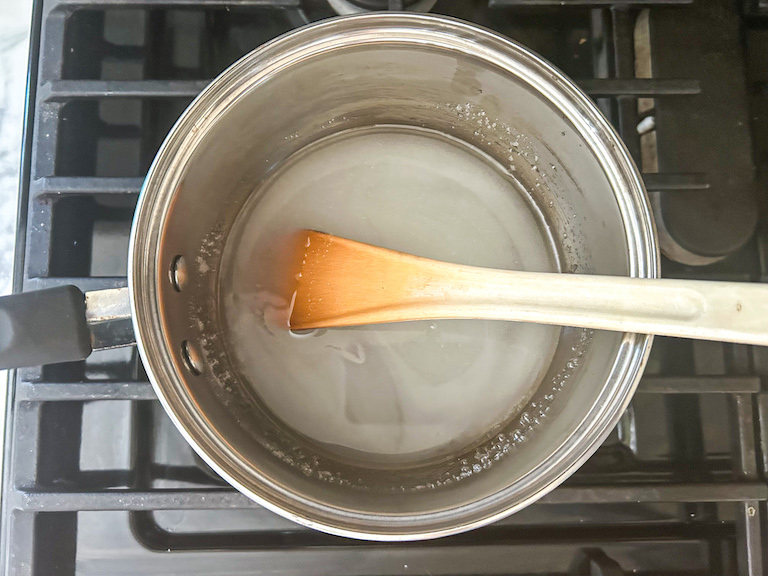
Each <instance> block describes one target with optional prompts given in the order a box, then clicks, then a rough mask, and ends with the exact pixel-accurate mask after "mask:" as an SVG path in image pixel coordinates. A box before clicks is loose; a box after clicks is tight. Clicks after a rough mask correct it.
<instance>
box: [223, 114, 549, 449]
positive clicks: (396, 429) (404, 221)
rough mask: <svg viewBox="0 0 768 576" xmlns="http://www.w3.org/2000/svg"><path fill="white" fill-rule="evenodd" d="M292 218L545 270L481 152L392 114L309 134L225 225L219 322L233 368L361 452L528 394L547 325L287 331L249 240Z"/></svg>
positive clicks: (415, 442)
mask: <svg viewBox="0 0 768 576" xmlns="http://www.w3.org/2000/svg"><path fill="white" fill-rule="evenodd" d="M298 228H311V229H316V230H322V231H323V232H328V233H331V234H335V235H338V236H344V237H348V238H352V239H355V240H358V241H362V242H367V243H370V244H375V245H379V246H385V247H387V248H391V249H395V250H400V251H403V252H409V253H412V254H417V255H420V256H425V257H429V258H435V259H439V260H445V261H449V262H456V263H461V264H471V265H476V266H487V267H495V268H508V269H517V270H531V271H554V270H556V268H557V264H556V259H555V256H554V254H553V252H552V250H551V248H550V242H549V239H548V233H547V231H546V227H545V226H544V224H543V221H542V219H541V217H540V214H539V212H538V211H537V209H536V208H535V206H534V205H533V203H532V201H531V199H530V198H529V197H528V195H527V194H526V193H525V191H524V190H522V188H521V187H520V186H519V185H518V184H517V183H516V181H514V180H513V179H512V178H511V177H510V175H509V174H507V173H505V172H504V170H503V169H502V168H501V166H499V165H498V164H496V163H495V162H493V161H492V160H491V159H490V158H487V157H486V156H484V155H482V154H480V153H479V152H477V151H475V150H474V149H472V148H469V147H467V146H466V145H465V144H463V143H460V142H458V141H455V140H453V139H450V138H448V137H446V136H444V135H441V134H438V133H435V132H431V131H427V130H423V129H416V128H410V127H394V126H381V127H375V128H367V129H358V130H352V131H348V132H344V133H341V134H337V135H334V136H332V137H330V138H326V139H324V140H322V141H320V142H318V143H315V144H313V145H311V146H309V147H307V148H305V149H304V150H302V151H301V152H300V153H298V154H297V155H295V156H294V157H293V158H291V159H289V160H288V161H287V162H286V163H285V165H283V166H282V167H281V168H280V169H279V170H278V171H277V173H276V174H275V175H274V176H273V177H272V178H271V179H270V180H269V181H268V182H266V183H265V184H264V185H263V186H262V187H260V189H259V190H257V191H256V192H255V193H254V195H253V197H252V198H250V199H249V200H248V202H247V203H246V205H245V206H244V208H243V209H242V211H241V213H240V215H239V216H238V219H237V221H236V223H235V225H234V227H233V230H232V232H231V233H230V235H229V239H228V242H227V246H226V249H225V253H224V261H223V266H222V275H221V298H222V305H223V310H224V322H225V332H226V337H227V339H228V347H229V349H230V352H231V356H232V360H233V362H234V364H235V366H236V368H237V369H238V370H239V371H240V374H241V376H242V378H243V379H244V380H245V381H247V382H248V383H249V384H250V385H251V386H253V388H254V390H255V391H256V393H257V394H258V395H259V396H260V397H261V398H262V399H263V400H264V401H265V402H266V404H267V405H268V406H269V407H270V408H271V409H272V411H273V412H274V413H275V414H276V415H277V416H278V417H279V418H280V419H282V420H283V421H284V422H285V423H287V424H288V425H290V426H291V427H293V428H294V429H295V430H297V431H299V432H300V433H302V434H304V435H306V436H308V437H310V438H312V439H314V440H315V441H317V442H320V443H321V444H323V445H325V446H326V448H328V449H329V450H331V451H334V452H336V453H338V454H343V455H344V456H346V457H349V456H350V455H354V456H357V457H360V458H362V459H363V460H368V461H370V462H379V463H387V462H391V463H396V464H402V463H406V462H416V461H420V460H423V459H424V458H429V457H440V456H443V455H450V454H451V453H453V452H455V451H456V450H457V449H461V448H465V447H467V446H469V445H471V444H472V443H474V442H477V441H480V440H482V439H484V438H485V435H486V434H487V433H488V432H489V431H492V429H493V428H494V427H495V426H496V425H498V424H500V423H502V422H503V421H504V420H506V419H507V418H509V417H510V416H513V415H514V413H515V412H516V411H517V410H519V408H520V407H521V406H522V405H523V403H525V402H526V401H527V400H528V399H529V398H530V396H531V394H533V392H534V391H535V389H536V387H537V386H538V384H539V382H540V380H541V378H542V377H543V375H544V372H545V371H546V369H547V367H548V366H549V364H550V361H551V357H552V354H553V353H554V349H555V346H556V344H557V340H558V337H559V332H560V329H559V328H557V327H551V326H540V325H534V324H517V323H508V322H494V321H480V320H459V321H456V320H442V321H433V322H429V321H424V322H409V323H400V324H391V325H379V326H368V327H366V326H362V327H354V328H344V329H332V330H322V331H315V332H312V333H309V334H294V333H291V332H289V331H286V330H282V329H279V328H276V327H274V326H269V325H267V323H265V320H264V316H265V310H268V309H269V308H270V307H283V306H287V305H288V302H286V301H284V299H283V298H281V297H280V296H279V295H276V294H271V293H269V292H268V291H266V290H265V288H264V286H265V285H266V284H267V282H266V278H268V275H269V274H270V272H271V271H270V270H269V269H265V268H264V267H260V266H259V261H260V259H261V260H262V261H263V258H262V257H261V256H260V255H262V254H264V251H265V250H269V246H270V242H272V241H274V238H275V237H277V236H279V235H281V234H283V233H285V232H286V231H291V230H294V229H298ZM361 453H364V454H361Z"/></svg>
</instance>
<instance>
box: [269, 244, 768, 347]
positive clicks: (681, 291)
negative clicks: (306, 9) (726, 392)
mask: <svg viewBox="0 0 768 576" xmlns="http://www.w3.org/2000/svg"><path fill="white" fill-rule="evenodd" d="M290 242H291V243H292V245H291V246H290V247H289V248H290V250H288V251H287V253H288V254H291V255H292V256H291V258H290V259H289V260H290V262H289V264H288V266H287V268H286V269H285V272H286V273H287V276H286V278H288V279H289V281H287V282H284V283H283V285H284V286H286V289H287V295H288V296H289V299H290V301H291V304H292V305H291V307H290V310H289V311H288V312H289V318H288V321H287V325H288V327H289V328H291V329H292V330H303V329H309V328H327V327H334V326H351V325H357V324H379V323H383V322H401V321H406V320H425V319H438V318H484V319H494V320H512V321H519V322H536V323H539V324H556V325H561V326H579V327H583V328H597V329H605V330H617V331H620V332H641V333H648V334H660V335H664V336H680V337H683V338H697V339H703V340H723V341H729V342H741V343H745V344H758V345H768V285H760V284H749V283H741V282H704V281H695V280H666V279H664V280H662V279H642V278H626V277H621V276H593V275H582V274H557V273H554V274H553V273H535V272H516V271H511V270H493V269H488V268H477V267H473V266H461V265H458V264H449V263H446V262H438V261H436V260H430V259H427V258H420V257H418V256H412V255H410V254H404V253H402V252H395V251H393V250H387V249H386V248H379V247H376V246H371V245H369V244H363V243H360V242H355V241H353V240H347V239H345V238H339V237H337V236H331V235H330V234H324V233H322V232H315V231H312V230H301V231H299V232H298V233H296V234H295V235H294V236H293V237H292V238H291V240H290Z"/></svg>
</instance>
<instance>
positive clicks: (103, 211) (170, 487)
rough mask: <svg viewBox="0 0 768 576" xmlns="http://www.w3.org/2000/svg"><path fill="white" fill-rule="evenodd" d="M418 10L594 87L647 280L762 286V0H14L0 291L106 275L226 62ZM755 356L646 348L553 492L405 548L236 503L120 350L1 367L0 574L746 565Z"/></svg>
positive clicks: (665, 341) (659, 344)
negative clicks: (19, 130)
mask: <svg viewBox="0 0 768 576" xmlns="http://www.w3.org/2000/svg"><path fill="white" fill-rule="evenodd" d="M372 9H385V10H386V9H389V10H415V11H431V12H434V13H436V14H447V15H451V16H455V17H458V18H462V19H465V20H468V21H471V22H475V23H477V24H479V25H482V26H486V27H488V28H491V29H493V30H495V31H497V32H499V33H501V34H503V35H505V36H508V37H509V38H512V39H514V40H516V41H519V42H521V43H523V44H525V45H527V46H528V47H530V48H532V49H533V50H535V51H537V52H539V53H540V54H541V55H543V56H544V57H545V58H547V59H549V60H550V61H552V62H553V63H554V64H555V65H556V66H558V67H559V68H561V69H562V70H563V71H564V72H565V73H566V74H568V75H569V76H571V77H572V78H574V79H576V81H577V83H578V84H579V85H580V86H581V87H582V88H583V90H584V91H585V92H587V93H588V94H589V95H590V96H592V97H593V98H594V99H595V101H596V102H597V103H598V105H599V106H600V108H601V109H602V110H603V112H604V113H605V114H606V116H607V117H608V118H609V119H610V120H611V121H612V122H613V124H614V125H615V127H616V129H617V130H618V131H619V133H620V134H621V136H622V138H623V140H624V142H625V143H626V145H627V147H628V149H629V151H630V152H631V154H632V155H633V156H634V158H635V161H636V162H637V164H638V166H639V167H640V168H641V170H642V172H643V174H644V179H645V183H646V186H647V188H648V190H649V193H650V195H651V199H652V203H653V207H654V212H655V215H656V219H657V224H658V227H659V235H660V240H661V245H662V250H663V254H664V257H663V262H662V275H663V276H666V277H678V278H696V279H727V280H740V281H755V282H764V281H768V227H767V226H766V224H768V219H767V218H766V215H765V211H764V208H765V202H766V200H767V199H768V194H767V193H768V178H767V177H768V3H767V2H766V1H765V0H744V1H743V2H741V3H734V2H731V1H726V0H694V1H691V0H489V1H488V0H486V1H465V2H450V1H443V0H416V1H414V0H399V1H396V0H389V1H377V0H313V1H299V0H38V1H37V2H36V4H35V7H34V22H33V34H32V37H33V40H32V50H31V58H30V76H29V95H28V98H29V100H28V103H29V106H28V111H27V124H26V130H25V141H24V154H23V159H24V164H23V174H22V189H21V194H22V197H21V201H20V206H21V212H20V226H19V237H18V246H17V253H16V269H15V289H16V290H17V291H22V290H34V289H40V288H46V287H52V286H57V285H61V284H75V285H77V286H79V287H80V288H81V289H83V290H92V289H99V288H110V287H119V286H124V285H126V266H127V253H128V234H129V229H130V223H131V218H132V215H133V210H134V208H135V205H136V199H137V195H138V191H139V188H140V186H141V183H142V179H143V176H144V174H145V173H146V170H147V168H148V166H149V164H150V162H151V161H152V159H153V157H154V155H155V152H156V151H157V149H158V147H159V145H160V143H161V142H162V140H163V138H164V137H165V135H166V133H167V132H168V130H169V129H170V128H171V126H172V125H173V123H174V121H175V120H176V118H177V117H178V116H179V114H180V113H181V112H182V111H183V110H184V108H185V107H186V106H187V105H188V104H189V102H190V101H191V100H192V99H193V98H194V96H195V95H196V94H197V93H198V92H199V91H200V90H201V89H202V88H203V87H204V86H205V85H206V84H207V83H208V82H209V81H210V80H211V79H212V78H214V77H215V76H216V75H217V74H219V73H220V72H221V71H222V70H224V69H225V68H226V67H227V66H229V65H230V64H231V63H232V62H234V61H235V60H236V59H238V58H239V57H241V56H242V55H244V54H246V53H247V52H249V51H251V50H253V49H254V48H256V47H258V46H259V45H261V44H263V43H264V42H266V41H268V40H270V39H272V38H274V37H276V36H278V35H280V34H282V33H284V32H287V31H289V30H291V29H293V28H296V27H298V26H301V25H303V24H306V23H309V22H313V21H316V20H319V19H322V18H326V17H330V16H334V15H336V14H338V13H354V12H358V11H364V10H372ZM764 375H768V350H767V349H763V348H757V347H749V346H742V345H733V344H723V343H718V342H692V341H688V340H679V339H672V338H658V339H657V340H656V341H655V343H654V347H653V352H652V355H651V358H650V361H649V363H648V368H647V369H646V372H645V376H644V378H643V380H642V382H641V384H640V387H639V390H638V393H637V395H636V396H635V398H634V400H633V402H632V404H631V406H630V408H629V409H628V410H627V412H626V414H625V415H624V417H623V418H622V420H621V422H620V424H619V425H618V426H617V428H616V430H615V431H614V432H613V433H612V435H611V436H610V437H609V439H608V440H607V441H606V442H605V443H604V445H603V446H602V447H601V448H600V449H599V450H598V451H597V453H596V454H595V455H594V456H593V457H592V458H591V459H590V460H589V461H588V462H587V463H586V464H585V465H584V466H583V467H582V468H581V469H580V470H579V471H578V472H577V473H576V474H575V475H574V476H573V477H572V478H571V479H570V480H569V481H567V482H566V483H565V484H564V485H563V486H562V487H560V488H558V489H556V490H555V491H554V492H552V493H551V494H549V495H547V496H546V497H544V498H543V499H542V500H541V501H540V502H538V503H536V504H534V505H532V506H530V507H529V508H527V509H525V510H523V511H522V512H519V513H517V514H515V515H513V516H511V517H509V518H507V519H505V520H502V521H500V522H498V523H496V524H493V525H491V526H488V527H485V528H481V529H478V530H475V531H472V532H469V533H466V534H462V535H458V536H453V537H449V538H444V539H441V540H437V541H429V542H418V543H411V544H385V543H367V542H358V541H352V540H346V539H343V538H338V537H333V536H327V535H324V534H320V533H318V532H314V531H312V530H309V529H307V528H303V527H301V526H298V525H295V524H292V523H291V522H289V521H287V520H284V519H282V518H281V517H278V516H276V515H274V514H273V513H271V512H268V511H266V510H265V509H263V508H260V507H258V506H257V505H256V504H254V503H252V502H251V501H249V500H248V499H246V498H245V497H243V496H241V495H240V494H239V493H237V492H236V491H234V490H233V489H232V488H230V487H229V486H228V485H227V484H226V483H225V482H224V481H223V480H221V479H220V478H219V477H218V476H217V475H216V474H215V473H214V472H213V471H211V470H210V469H209V468H208V467H207V466H206V465H205V464H204V463H203V462H202V461H201V460H200V459H199V458H198V457H197V456H196V455H195V454H194V452H193V451H192V450H191V448H189V447H188V445H187V444H186V443H185V441H184V440H183V438H182V437H181V435H180V434H179V433H178V432H177V431H176V429H175V428H174V427H173V425H172V424H171V422H170V420H169V419H168V418H167V416H166V415H165V413H164V412H163V410H162V408H161V407H160V405H159V403H158V401H157V400H156V398H155V395H154V393H153V391H152V388H151V386H150V384H149V383H148V381H147V377H146V374H145V372H144V370H143V368H142V365H141V361H140V360H139V358H138V355H137V353H136V350H135V349H134V348H127V349H120V350H113V351H102V352H97V353H95V354H93V355H92V356H91V357H90V358H89V359H88V360H86V361H84V362H74V363H67V364H56V365H48V366H42V367H38V368H33V369H21V370H18V371H16V373H15V378H14V380H13V382H12V385H11V387H10V389H9V402H8V411H7V414H6V431H7V432H6V446H5V471H6V472H5V477H4V480H3V502H2V566H3V567H4V570H5V573H6V574H14V575H21V574H30V575H32V574H34V575H48V574H63V575H67V574H78V575H86V574H112V575H119V574H131V575H137V574H147V575H151V574H169V573H175V574H189V575H193V574H231V575H236V574H253V573H265V574H266V573H269V574H286V575H288V574H313V575H318V574H333V575H374V574H431V575H438V574H603V575H608V574H611V575H620V574H637V573H639V574H655V575H659V574H662V575H663V574H681V573H685V574H691V575H693V574H710V575H712V574H742V575H753V576H758V575H761V574H763V573H764V572H765V571H766V570H768V546H766V545H765V543H764V542H765V540H766V538H768V529H767V528H766V522H767V521H768V508H767V507H766V501H768V485H767V484H766V477H767V474H768V389H766V387H765V385H764V384H763V382H762V377H763V376H764Z"/></svg>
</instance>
